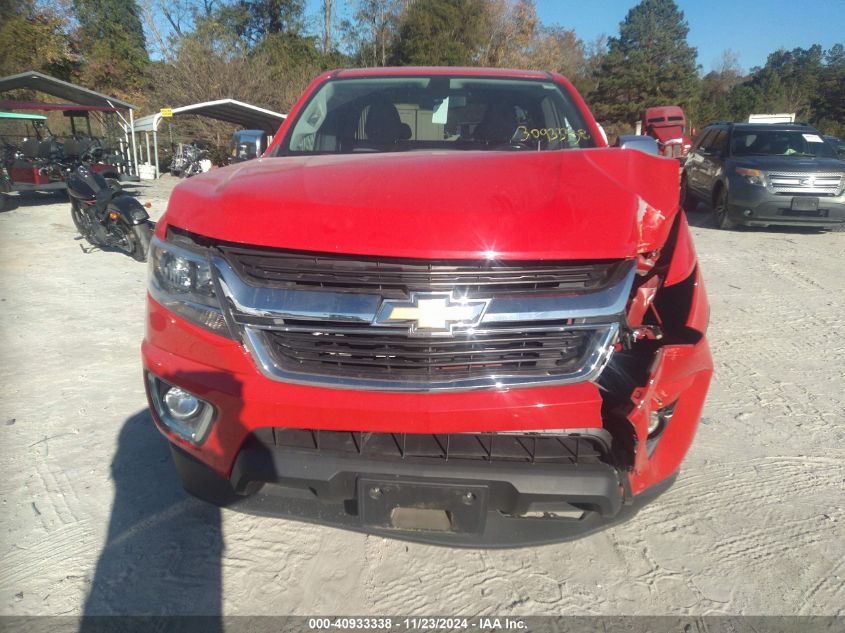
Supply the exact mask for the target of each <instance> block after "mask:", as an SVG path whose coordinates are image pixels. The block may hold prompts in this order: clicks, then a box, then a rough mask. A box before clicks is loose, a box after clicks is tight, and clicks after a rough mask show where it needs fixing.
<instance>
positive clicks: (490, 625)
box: [308, 616, 527, 631]
mask: <svg viewBox="0 0 845 633" xmlns="http://www.w3.org/2000/svg"><path fill="white" fill-rule="evenodd" d="M526 628H527V625H526V623H525V621H524V620H521V619H520V618H498V617H489V616H485V617H478V618H450V617H417V618H387V617H384V618H381V617H358V618H356V617H339V618H329V617H325V618H309V619H308V629H309V630H312V631H328V630H341V631H351V630H370V631H373V630H375V631H391V630H410V631H432V630H433V631H441V630H446V631H455V630H473V629H475V630H481V631H487V630H495V631H505V630H510V631H524V630H526Z"/></svg>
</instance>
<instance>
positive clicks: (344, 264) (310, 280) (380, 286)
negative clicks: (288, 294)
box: [221, 246, 625, 298]
mask: <svg viewBox="0 0 845 633" xmlns="http://www.w3.org/2000/svg"><path fill="white" fill-rule="evenodd" d="M221 250H222V251H223V253H224V255H225V257H226V259H227V261H228V262H229V263H230V264H231V265H232V267H233V268H234V269H235V271H237V273H238V274H239V275H240V276H241V277H242V278H243V279H244V280H245V281H246V282H247V283H250V284H253V285H256V286H264V287H273V288H279V289H285V290H332V291H335V292H357V293H378V294H379V295H381V296H382V297H385V298H405V297H408V296H409V295H410V293H411V292H412V291H447V292H458V293H460V294H462V295H469V296H473V295H486V296H490V295H491V294H502V293H509V294H524V293H534V294H539V293H545V292H555V291H557V292H560V291H564V290H565V291H574V292H581V291H589V290H599V289H601V288H604V287H606V286H607V285H609V284H611V283H613V282H614V281H618V280H619V278H620V276H622V275H624V273H625V262H624V261H622V260H616V261H594V262H589V261H587V262H577V261H576V262H573V261H569V262H554V261H553V262H496V261H469V262H468V261H452V262H448V261H426V260H419V259H417V260H414V259H400V258H376V257H361V256H342V255H326V254H304V253H289V252H280V251H272V250H256V249H244V248H238V247H231V246H230V247H224V248H222V249H221Z"/></svg>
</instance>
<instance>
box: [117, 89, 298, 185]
mask: <svg viewBox="0 0 845 633" xmlns="http://www.w3.org/2000/svg"><path fill="white" fill-rule="evenodd" d="M171 112H172V113H173V116H177V115H179V114H196V115H198V116H205V117H208V118H210V119H217V120H218V121H226V122H227V123H235V124H237V125H241V126H243V127H244V128H246V129H248V130H264V131H265V132H267V134H270V135H273V134H275V133H276V131H277V130H278V129H279V126H280V125H281V124H282V122H283V121H284V120H285V118H286V117H287V115H286V114H282V113H281V112H273V111H272V110H267V109H266V108H259V107H258V106H254V105H252V104H250V103H244V102H243V101H237V100H235V99H218V100H217V101H206V102H204V103H194V104H192V105H186V106H180V107H178V108H171ZM162 118H164V117H162V115H161V112H156V113H155V114H149V115H147V116H144V117H141V118H140V119H138V120H137V121H135V125H134V127H133V128H132V129H133V131H134V132H144V133H145V135H146V136H147V163H148V164H149V163H150V162H151V161H150V140H149V133H150V132H152V133H153V151H154V152H155V156H154V161H155V163H154V164H155V177H156V178H158V177H159V174H160V171H159V165H158V126H159V124H160V123H161V120H162ZM132 136H133V138H134V136H135V135H134V134H133V135H132Z"/></svg>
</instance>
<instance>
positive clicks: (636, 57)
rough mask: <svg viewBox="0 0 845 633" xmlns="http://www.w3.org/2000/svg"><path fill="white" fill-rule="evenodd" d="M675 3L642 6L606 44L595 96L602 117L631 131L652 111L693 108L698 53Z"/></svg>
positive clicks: (645, 0)
mask: <svg viewBox="0 0 845 633" xmlns="http://www.w3.org/2000/svg"><path fill="white" fill-rule="evenodd" d="M688 32H689V27H688V25H687V22H686V21H685V20H684V14H683V12H682V11H680V10H679V9H678V6H677V5H676V4H675V2H674V1H673V0H642V2H640V3H639V4H638V5H636V6H635V7H633V8H632V9H631V10H630V11H629V12H628V14H627V16H626V17H625V20H624V21H623V22H622V23H621V24H620V26H619V37H613V38H610V39H609V40H608V51H607V55H606V57H605V59H604V61H603V62H602V65H601V69H600V74H599V77H598V82H597V84H598V86H597V92H596V99H597V103H596V109H597V111H598V114H599V115H600V116H601V117H604V118H606V119H608V120H610V121H614V122H625V123H628V124H629V125H633V124H634V123H635V122H636V121H637V119H638V118H639V116H640V114H641V113H642V111H643V110H644V109H645V108H647V107H650V106H657V105H669V104H672V105H680V106H682V107H689V106H690V105H692V103H693V101H694V99H695V96H696V92H697V90H696V89H697V87H698V74H697V65H696V49H695V48H693V47H691V46H689V44H688V43H687V34H688Z"/></svg>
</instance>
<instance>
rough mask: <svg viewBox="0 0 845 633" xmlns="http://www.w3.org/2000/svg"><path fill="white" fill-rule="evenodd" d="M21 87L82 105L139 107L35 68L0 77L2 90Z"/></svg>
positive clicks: (0, 90)
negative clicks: (40, 71)
mask: <svg viewBox="0 0 845 633" xmlns="http://www.w3.org/2000/svg"><path fill="white" fill-rule="evenodd" d="M19 89H29V90H37V91H38V92H43V93H45V94H48V95H53V96H54V97H58V98H59V99H65V100H66V101H72V102H73V103H79V104H82V105H92V106H111V107H115V108H120V109H122V110H136V109H137V108H136V107H135V106H134V105H132V104H131V103H127V102H126V101H121V100H120V99H117V98H115V97H110V96H109V95H104V94H101V93H99V92H94V91H93V90H88V88H83V87H82V86H78V85H76V84H72V83H69V82H67V81H63V80H61V79H56V78H55V77H51V76H50V75H45V74H44V73H39V72H37V71H34V70H30V71H27V72H25V73H18V74H17V75H9V76H8V77H3V78H0V92H8V91H9V90H19Z"/></svg>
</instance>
